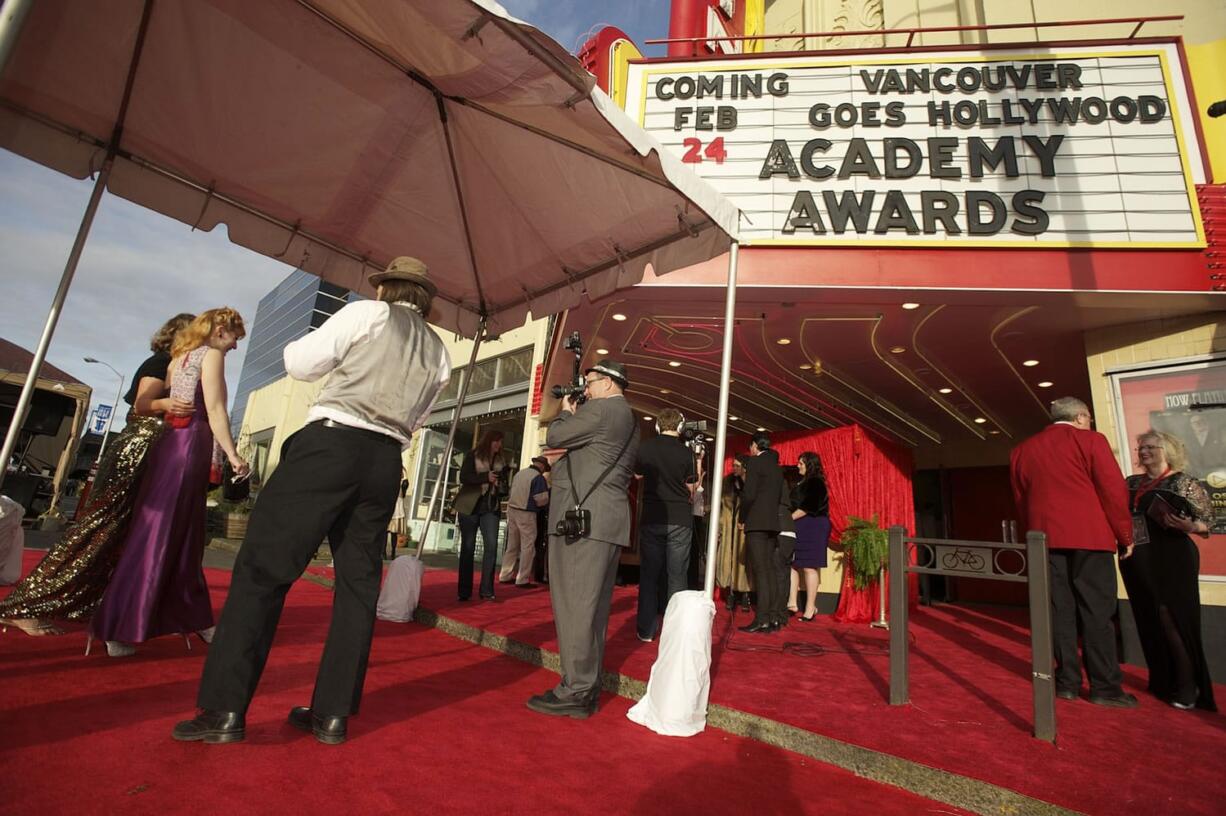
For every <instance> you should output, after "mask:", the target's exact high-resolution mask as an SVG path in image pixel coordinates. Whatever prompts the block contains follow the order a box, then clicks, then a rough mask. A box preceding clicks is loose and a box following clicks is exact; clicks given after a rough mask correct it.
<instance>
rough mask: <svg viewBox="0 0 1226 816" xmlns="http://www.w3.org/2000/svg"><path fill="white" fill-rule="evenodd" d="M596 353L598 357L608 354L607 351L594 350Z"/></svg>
mask: <svg viewBox="0 0 1226 816" xmlns="http://www.w3.org/2000/svg"><path fill="white" fill-rule="evenodd" d="M596 353H597V354H600V355H605V354H608V353H609V350H608V349H596Z"/></svg>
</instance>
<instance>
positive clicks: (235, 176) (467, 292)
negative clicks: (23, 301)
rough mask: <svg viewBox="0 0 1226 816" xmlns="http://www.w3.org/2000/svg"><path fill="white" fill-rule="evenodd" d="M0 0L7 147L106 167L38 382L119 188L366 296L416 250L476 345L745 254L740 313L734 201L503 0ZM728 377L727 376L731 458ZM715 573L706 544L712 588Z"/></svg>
mask: <svg viewBox="0 0 1226 816" xmlns="http://www.w3.org/2000/svg"><path fill="white" fill-rule="evenodd" d="M2 12H3V13H2V14H0V16H3V17H5V18H9V17H12V20H13V25H12V26H10V27H6V21H0V71H2V73H0V147H4V148H6V149H9V150H12V151H14V152H16V153H19V154H21V155H23V156H26V157H28V158H30V159H33V160H34V161H37V162H39V163H41V164H44V165H46V166H48V167H52V168H55V169H57V170H60V171H61V172H64V173H67V174H69V175H71V176H74V177H77V178H85V177H88V176H91V175H94V174H97V182H96V185H95V189H94V194H93V196H92V197H91V200H90V204H89V207H88V209H87V212H86V216H85V218H84V220H83V223H82V227H81V231H80V233H79V234H78V237H77V241H76V244H75V245H74V247H73V251H72V253H71V255H70V258H69V261H68V264H67V267H66V269H65V271H64V275H63V278H62V280H61V284H60V288H59V291H58V292H57V295H56V299H55V302H54V303H53V306H52V309H51V314H50V316H49V318H48V321H47V328H46V330H45V331H44V335H43V338H42V342H41V343H40V345H39V347H38V351H37V352H36V356H35V361H34V366H33V367H34V369H35V372H36V371H37V369H38V367H39V366H40V365H41V363H42V360H43V358H44V357H45V354H46V347H47V345H48V344H49V342H50V339H51V335H52V333H53V332H54V329H55V324H56V321H57V320H58V315H59V312H60V308H61V306H62V304H63V299H64V295H65V294H66V292H67V289H68V286H69V285H70V283H71V280H72V276H73V274H74V271H75V267H76V262H77V259H78V258H79V256H80V252H81V248H82V246H83V245H84V241H85V238H86V236H87V234H88V230H89V225H90V222H91V220H92V217H93V213H94V211H95V210H96V208H97V205H98V201H99V199H100V198H101V194H102V191H103V190H104V189H106V190H109V191H110V192H111V193H113V194H115V195H118V196H121V197H123V198H126V199H129V200H131V201H133V202H136V203H138V204H141V205H142V206H145V207H148V208H150V209H153V210H155V211H157V212H160V213H163V214H164V215H168V216H170V217H172V218H175V219H177V220H179V221H182V222H183V223H185V224H188V225H190V226H191V227H192V228H193V229H203V230H211V229H213V228H214V227H215V226H217V225H218V224H224V225H225V226H226V227H227V229H228V233H229V237H230V239H231V240H232V241H234V242H235V243H237V244H239V245H241V246H244V247H247V248H249V249H252V250H254V251H256V252H259V253H262V254H264V255H267V256H270V257H274V258H279V259H282V260H284V261H285V262H286V263H289V264H293V265H296V266H299V267H301V268H303V269H305V270H307V271H310V272H313V273H315V274H317V275H319V276H321V277H322V278H324V279H326V280H329V281H332V282H333V283H336V284H338V285H341V286H344V287H347V288H350V289H355V290H361V289H363V288H366V283H365V280H366V276H367V275H368V274H369V273H370V272H371V271H374V270H376V269H381V268H382V267H383V266H384V265H385V264H386V263H387V262H388V261H389V260H390V259H391V258H393V257H395V256H397V255H402V254H410V255H414V256H417V257H419V258H421V259H423V260H424V261H425V262H426V263H427V264H428V265H429V267H430V269H431V273H432V275H433V276H434V277H435V279H436V280H437V282H438V286H439V297H438V299H437V300H436V305H435V308H434V311H433V312H432V314H431V315H430V319H431V322H432V323H434V324H436V325H438V326H440V327H443V328H445V329H453V330H456V331H458V332H460V333H462V334H464V335H468V336H475V337H476V338H477V341H478V342H477V344H475V346H476V345H478V344H479V342H480V339H481V337H482V335H483V334H484V333H485V332H487V331H488V332H491V333H497V332H499V331H501V330H503V329H507V328H512V327H515V326H519V325H522V323H523V322H524V320H525V318H526V317H527V315H528V313H529V312H532V313H534V314H537V315H542V314H551V313H554V312H557V311H560V310H562V309H565V308H568V307H570V306H574V305H577V304H578V303H579V302H581V300H582V299H583V298H585V297H586V298H598V297H600V296H602V295H605V294H607V293H609V292H611V291H614V290H615V289H617V288H620V287H626V286H631V285H633V284H635V283H637V282H638V281H639V280H641V278H642V275H643V270H644V268H645V267H646V265H647V264H648V263H650V264H651V265H652V266H653V269H654V271H655V272H656V273H657V274H663V273H665V272H668V271H670V270H673V269H677V268H681V267H684V266H688V265H690V264H694V263H698V262H700V261H703V260H707V259H709V258H712V257H715V256H717V255H719V254H721V253H723V252H725V251H728V250H729V247H731V254H730V259H731V260H730V270H729V284H730V286H729V296H728V310H727V312H726V319H727V320H728V321H729V323H728V325H729V327H730V326H731V322H730V321H731V319H732V309H733V306H734V303H733V300H734V292H735V274H736V273H735V265H736V245H735V243H733V242H734V240H735V237H736V235H737V222H738V217H739V212H738V210H737V209H736V208H735V207H734V206H733V205H731V204H730V203H728V202H727V201H726V200H725V199H723V198H722V197H720V195H719V194H718V193H716V192H715V191H714V190H713V189H712V188H710V187H709V186H708V185H707V184H706V183H705V182H703V181H702V180H701V179H699V178H698V177H697V176H696V175H694V174H692V173H690V172H689V171H688V170H687V169H686V168H685V167H684V166H683V165H682V164H681V163H680V162H679V161H678V160H677V159H676V158H675V157H673V156H671V155H670V154H668V153H666V152H665V151H663V150H662V149H661V148H660V146H659V144H658V143H657V142H656V141H655V140H654V139H653V138H652V137H650V136H648V135H647V134H646V133H644V132H643V131H642V130H641V129H640V128H639V127H638V126H637V125H636V124H635V123H633V122H632V121H631V120H630V119H629V118H628V117H626V116H625V114H624V113H622V111H621V110H619V109H618V108H617V107H616V106H615V105H614V104H612V103H611V102H610V100H609V99H608V98H607V97H606V96H605V95H604V94H603V93H602V92H601V91H600V90H599V89H596V88H594V79H593V78H592V76H591V75H590V74H588V73H587V72H586V71H585V70H583V68H582V67H581V66H580V65H579V63H578V62H577V61H576V60H575V59H574V58H573V57H572V56H571V55H569V54H568V53H566V51H565V50H564V49H562V48H561V47H560V46H559V45H558V44H557V43H555V42H553V40H551V39H550V38H549V37H547V36H546V35H544V34H542V33H541V32H540V31H538V30H537V29H535V28H533V27H532V26H530V25H527V24H525V23H523V22H520V21H518V20H515V19H513V18H511V17H510V16H509V15H507V13H506V12H505V10H504V9H502V7H501V6H499V5H498V4H497V3H494V2H490V0H260V2H251V1H250V0H191V2H187V1H186V0H105V2H91V3H82V2H75V1H74V0H39V2H38V3H31V2H29V0H7V2H5V3H4V7H3V10H2ZM23 14H24V21H22V17H23ZM17 26H20V31H19V33H17V34H16V35H15V36H13V35H12V30H13V29H15V28H16V27H17ZM10 47H11V51H7V52H6V49H8V48H10ZM368 291H369V290H368ZM731 338H732V332H731V330H729V331H727V332H726V334H725V345H724V357H723V359H724V371H725V372H727V370H728V366H729V362H730V359H731ZM473 355H474V358H475V356H476V347H474V349H473ZM469 370H470V371H471V366H470V367H469ZM466 389H467V383H465V384H464V388H463V389H462V390H461V395H460V403H461V404H462V402H463V399H464V391H465V390H466ZM727 390H728V383H727V374H726V373H725V375H724V378H723V384H722V388H721V394H720V412H719V417H720V420H719V431H718V434H717V443H716V454H715V455H716V459H715V460H716V461H722V460H723V450H724V428H725V425H726V415H727V402H728V400H727ZM24 396H25V395H24V394H23V398H24ZM24 408H25V405H19V407H18V412H17V417H16V421H17V427H20V416H21V414H23V413H24ZM457 416H458V411H457ZM454 431H455V429H454V425H453V428H452V438H454ZM9 436H10V438H9V439H6V443H5V450H4V454H3V456H0V461H3V462H7V461H8V457H9V454H10V453H11V445H10V443H11V442H12V438H11V437H13V432H12V429H10V435H9ZM450 445H451V440H449V442H448V448H450ZM0 478H2V474H0ZM714 489H715V496H714V497H713V504H714V506H718V501H719V490H720V480H718V479H717V480H715V484H714ZM431 515H432V514H431ZM427 517H429V515H428V516H427ZM712 527H713V529H712V531H711V536H710V538H709V540H708V551H709V552H710V553H713V552H714V540H715V532H716V531H715V529H714V525H713V526H712ZM424 537H425V536H424V533H423V539H424ZM713 582H714V558H713V557H712V558H708V571H707V588H708V593H710V591H711V587H712V586H713Z"/></svg>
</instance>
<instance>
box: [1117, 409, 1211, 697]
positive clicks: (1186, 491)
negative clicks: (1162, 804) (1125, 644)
mask: <svg viewBox="0 0 1226 816" xmlns="http://www.w3.org/2000/svg"><path fill="white" fill-rule="evenodd" d="M1137 458H1138V460H1139V461H1140V463H1141V467H1142V468H1144V470H1145V472H1144V473H1140V474H1137V475H1135V476H1129V477H1128V494H1129V501H1130V504H1131V508H1132V512H1133V515H1134V518H1137V519H1143V520H1144V525H1145V533H1146V534H1148V538H1149V540H1148V542H1142V541H1141V540H1138V542H1137V546H1136V548H1135V549H1134V550H1133V553H1132V557H1130V558H1127V559H1122V560H1121V561H1120V573H1121V574H1122V575H1123V577H1124V586H1125V587H1126V588H1127V590H1128V599H1129V600H1130V601H1131V602H1132V614H1133V617H1134V618H1135V619H1136V622H1137V634H1138V636H1139V637H1140V639H1141V649H1142V650H1143V651H1144V652H1145V663H1146V664H1147V665H1148V667H1149V690H1150V692H1151V693H1152V694H1153V695H1154V696H1156V697H1158V698H1159V699H1162V700H1165V701H1167V702H1169V703H1170V704H1171V705H1173V706H1175V707H1176V708H1180V709H1190V708H1203V709H1207V710H1209V711H1217V706H1216V705H1215V703H1214V700H1213V682H1212V681H1211V680H1210V677H1209V666H1208V664H1207V663H1206V662H1205V649H1204V646H1203V645H1202V643H1201V632H1200V585H1199V574H1200V551H1199V550H1198V549H1197V547H1196V544H1195V542H1193V541H1192V539H1191V538H1190V537H1189V534H1195V535H1198V536H1201V537H1204V538H1207V537H1208V536H1209V520H1210V518H1211V517H1212V509H1211V507H1210V504H1209V497H1208V495H1207V494H1206V493H1205V489H1204V487H1202V486H1201V484H1200V482H1198V481H1196V480H1195V479H1193V478H1192V477H1191V476H1188V475H1187V474H1185V473H1183V472H1182V471H1183V468H1184V467H1185V466H1186V465H1187V454H1186V452H1185V448H1184V445H1183V443H1182V442H1180V441H1179V440H1178V439H1176V438H1175V437H1173V436H1171V435H1170V434H1167V433H1161V432H1158V431H1146V432H1145V433H1143V434H1141V435H1140V436H1138V437H1137ZM1134 526H1137V527H1139V524H1135V525H1134ZM1144 537H1145V535H1144V534H1142V535H1139V536H1138V539H1143V538H1144Z"/></svg>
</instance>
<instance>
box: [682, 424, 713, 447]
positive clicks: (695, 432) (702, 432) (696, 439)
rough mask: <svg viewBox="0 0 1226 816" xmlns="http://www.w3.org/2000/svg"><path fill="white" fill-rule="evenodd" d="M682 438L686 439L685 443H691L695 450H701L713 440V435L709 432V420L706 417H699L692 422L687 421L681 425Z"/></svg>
mask: <svg viewBox="0 0 1226 816" xmlns="http://www.w3.org/2000/svg"><path fill="white" fill-rule="evenodd" d="M681 438H682V439H683V440H685V444H687V445H689V446H690V448H691V449H692V450H694V451H697V452H701V451H702V450H704V449H705V448H706V446H707V443H708V442H710V441H711V437H710V436H709V435H708V434H707V421H706V420H705V419H697V420H694V421H692V422H685V423H682V425H681Z"/></svg>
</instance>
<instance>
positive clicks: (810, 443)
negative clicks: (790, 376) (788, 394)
mask: <svg viewBox="0 0 1226 816" xmlns="http://www.w3.org/2000/svg"><path fill="white" fill-rule="evenodd" d="M749 440H750V437H748V436H742V435H736V436H729V437H728V447H727V450H728V453H729V455H728V457H727V459H726V460H725V462H724V473H725V474H727V473H729V472H731V470H732V456H734V455H736V454H739V453H747V452H748V451H749ZM771 447H772V448H774V449H775V450H776V451H777V452H778V453H779V463H780V464H781V465H785V466H786V465H795V464H796V460H797V459H798V458H799V457H800V454H802V453H804V452H805V451H813V452H814V453H816V454H817V455H818V456H820V457H821V458H822V467H823V469H825V471H826V484H827V486H828V487H829V489H830V523H831V526H832V528H833V529H832V530H831V533H830V542H831V545H832V546H833V547H834V548H835V549H838V544H837V542H838V541H839V539H840V537H841V536H842V534H843V530H844V529H846V527H847V517H848V516H858V517H860V518H864V519H871V518H872V517H873V516H874V515H876V516H877V517H878V520H879V521H880V523H881V526H883V527H890V526H892V525H894V524H901V525H902V526H903V527H905V528H906V529H907V530H908V531H912V530H914V529H915V504H914V501H913V498H912V493H911V471H912V469H913V463H912V460H911V452H910V451H909V450H907V449H906V448H904V447H902V446H900V445H896V444H894V443H891V442H888V441H886V440H884V439H882V438H880V437H878V436H876V435H874V434H870V433H868V432H867V431H865V430H864V429H863V428H861V427H860V426H859V425H847V426H844V427H841V428H832V429H830V430H826V431H784V432H779V433H773V434H771ZM910 583H911V591H910V593H909V594H910V596H911V600H912V601H914V599H915V597H916V594H917V591H918V581H917V580H916V579H915V577H914V576H913V577H912V580H911V582H910ZM878 606H879V591H878V589H877V586H876V584H874V585H872V586H870V587H868V588H867V589H864V590H859V591H857V590H855V589H854V588H853V587H852V583H851V571H850V570H844V571H843V583H842V587H841V589H840V591H839V606H838V609H837V610H836V611H835V614H834V617H835V620H837V621H841V622H867V621H871V620H875V619H876V617H877V612H878Z"/></svg>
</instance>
